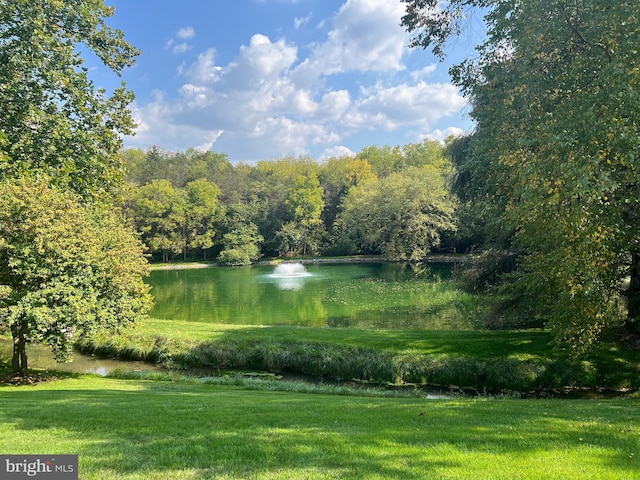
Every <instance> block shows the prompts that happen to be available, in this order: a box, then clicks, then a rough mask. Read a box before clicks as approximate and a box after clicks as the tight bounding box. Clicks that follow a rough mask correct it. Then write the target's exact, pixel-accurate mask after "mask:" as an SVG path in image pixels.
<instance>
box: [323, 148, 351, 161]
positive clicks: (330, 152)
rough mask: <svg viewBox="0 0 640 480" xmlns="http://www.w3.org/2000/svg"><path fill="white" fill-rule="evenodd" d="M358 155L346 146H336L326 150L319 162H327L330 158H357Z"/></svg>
mask: <svg viewBox="0 0 640 480" xmlns="http://www.w3.org/2000/svg"><path fill="white" fill-rule="evenodd" d="M356 155H357V154H356V152H354V151H353V150H351V149H350V148H348V147H345V146H344V145H336V146H335V147H330V148H327V149H325V150H324V152H322V153H321V154H320V158H319V160H327V159H329V158H340V157H355V156H356Z"/></svg>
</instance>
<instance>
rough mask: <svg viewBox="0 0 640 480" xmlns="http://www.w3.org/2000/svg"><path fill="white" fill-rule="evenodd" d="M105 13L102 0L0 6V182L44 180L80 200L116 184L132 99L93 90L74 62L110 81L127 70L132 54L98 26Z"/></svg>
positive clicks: (10, 0) (115, 34)
mask: <svg viewBox="0 0 640 480" xmlns="http://www.w3.org/2000/svg"><path fill="white" fill-rule="evenodd" d="M113 12H114V9H113V7H107V6H105V5H104V3H103V2H102V0H77V1H73V2H64V1H60V0H29V1H25V0H2V2H0V131H1V132H3V133H4V134H5V135H6V141H5V142H3V143H2V144H1V145H0V149H1V152H2V153H3V154H4V155H3V156H2V157H0V158H1V160H0V179H3V178H11V177H19V176H24V175H32V176H38V177H40V178H41V177H42V176H43V175H44V176H47V177H48V178H49V179H50V181H51V182H53V183H55V184H57V185H60V186H62V187H64V188H70V189H72V190H74V191H76V192H78V193H80V194H81V195H82V196H84V197H95V196H99V195H101V194H102V193H103V192H108V191H110V190H111V189H112V188H113V186H114V185H116V184H117V182H118V180H119V178H120V177H121V175H122V170H121V162H120V160H119V156H118V152H119V150H120V148H121V140H120V136H121V135H123V134H129V133H131V132H132V128H133V126H134V124H133V121H132V119H131V116H130V112H129V110H128V108H127V107H128V104H129V103H130V102H131V101H132V100H133V94H132V93H131V92H130V91H128V90H126V88H125V86H124V83H123V84H122V85H121V86H120V87H119V88H117V89H115V91H113V92H112V93H111V94H110V95H107V92H106V91H105V90H104V89H97V88H95V86H94V85H93V82H92V81H91V80H90V78H89V69H88V68H87V67H86V66H84V61H83V58H82V56H81V52H82V51H87V50H89V51H91V52H93V53H95V54H96V55H97V57H98V58H99V59H100V60H102V62H103V63H104V64H105V65H106V66H107V67H108V68H110V69H111V70H112V71H113V72H114V73H115V74H117V75H120V73H121V72H122V70H123V69H124V68H125V67H127V66H130V65H132V63H133V62H134V60H135V57H136V56H137V55H138V51H137V50H136V49H135V48H134V47H132V46H131V45H130V44H129V43H127V42H126V41H125V39H124V34H123V33H122V32H121V31H120V30H116V29H113V28H111V27H109V26H108V25H107V24H106V23H105V19H106V18H108V17H110V16H111V15H112V14H113ZM83 49H84V50H83Z"/></svg>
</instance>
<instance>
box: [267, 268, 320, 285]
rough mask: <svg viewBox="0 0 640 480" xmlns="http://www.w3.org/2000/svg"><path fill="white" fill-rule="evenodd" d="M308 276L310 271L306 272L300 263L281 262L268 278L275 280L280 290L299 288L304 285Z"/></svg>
mask: <svg viewBox="0 0 640 480" xmlns="http://www.w3.org/2000/svg"><path fill="white" fill-rule="evenodd" d="M310 276H311V273H309V272H307V270H306V269H305V268H304V265H302V264H301V263H281V264H280V265H278V266H276V268H275V269H274V270H273V273H272V274H270V275H269V278H271V279H273V280H275V283H276V286H277V287H278V288H279V289H280V290H300V289H301V288H302V287H303V286H304V280H305V278H306V277H310Z"/></svg>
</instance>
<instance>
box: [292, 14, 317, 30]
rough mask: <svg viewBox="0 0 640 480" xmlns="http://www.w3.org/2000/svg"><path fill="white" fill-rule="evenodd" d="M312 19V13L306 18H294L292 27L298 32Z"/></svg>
mask: <svg viewBox="0 0 640 480" xmlns="http://www.w3.org/2000/svg"><path fill="white" fill-rule="evenodd" d="M312 17H313V13H310V14H309V15H307V16H306V17H296V18H294V19H293V26H294V27H295V29H296V30H298V29H300V28H301V27H303V26H305V25H306V24H307V23H309V21H310V20H311V18H312Z"/></svg>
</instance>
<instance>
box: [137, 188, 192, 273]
mask: <svg viewBox="0 0 640 480" xmlns="http://www.w3.org/2000/svg"><path fill="white" fill-rule="evenodd" d="M181 210H182V205H181V201H180V196H179V194H178V192H177V191H176V189H175V188H173V185H171V183H170V182H169V181H168V180H154V181H153V182H151V183H149V184H147V185H144V186H142V187H139V188H133V189H131V190H130V191H129V192H127V193H126V197H125V211H126V213H127V215H128V216H129V217H130V218H132V219H133V221H134V224H135V226H136V229H137V230H138V231H139V232H140V233H141V235H142V240H143V241H144V242H145V243H146V245H147V246H148V247H149V250H150V251H151V252H152V253H155V252H160V253H162V259H163V261H167V260H168V259H169V253H175V254H179V253H182V249H183V247H184V241H183V239H182V237H181V235H180V226H181V217H182V215H181Z"/></svg>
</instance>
